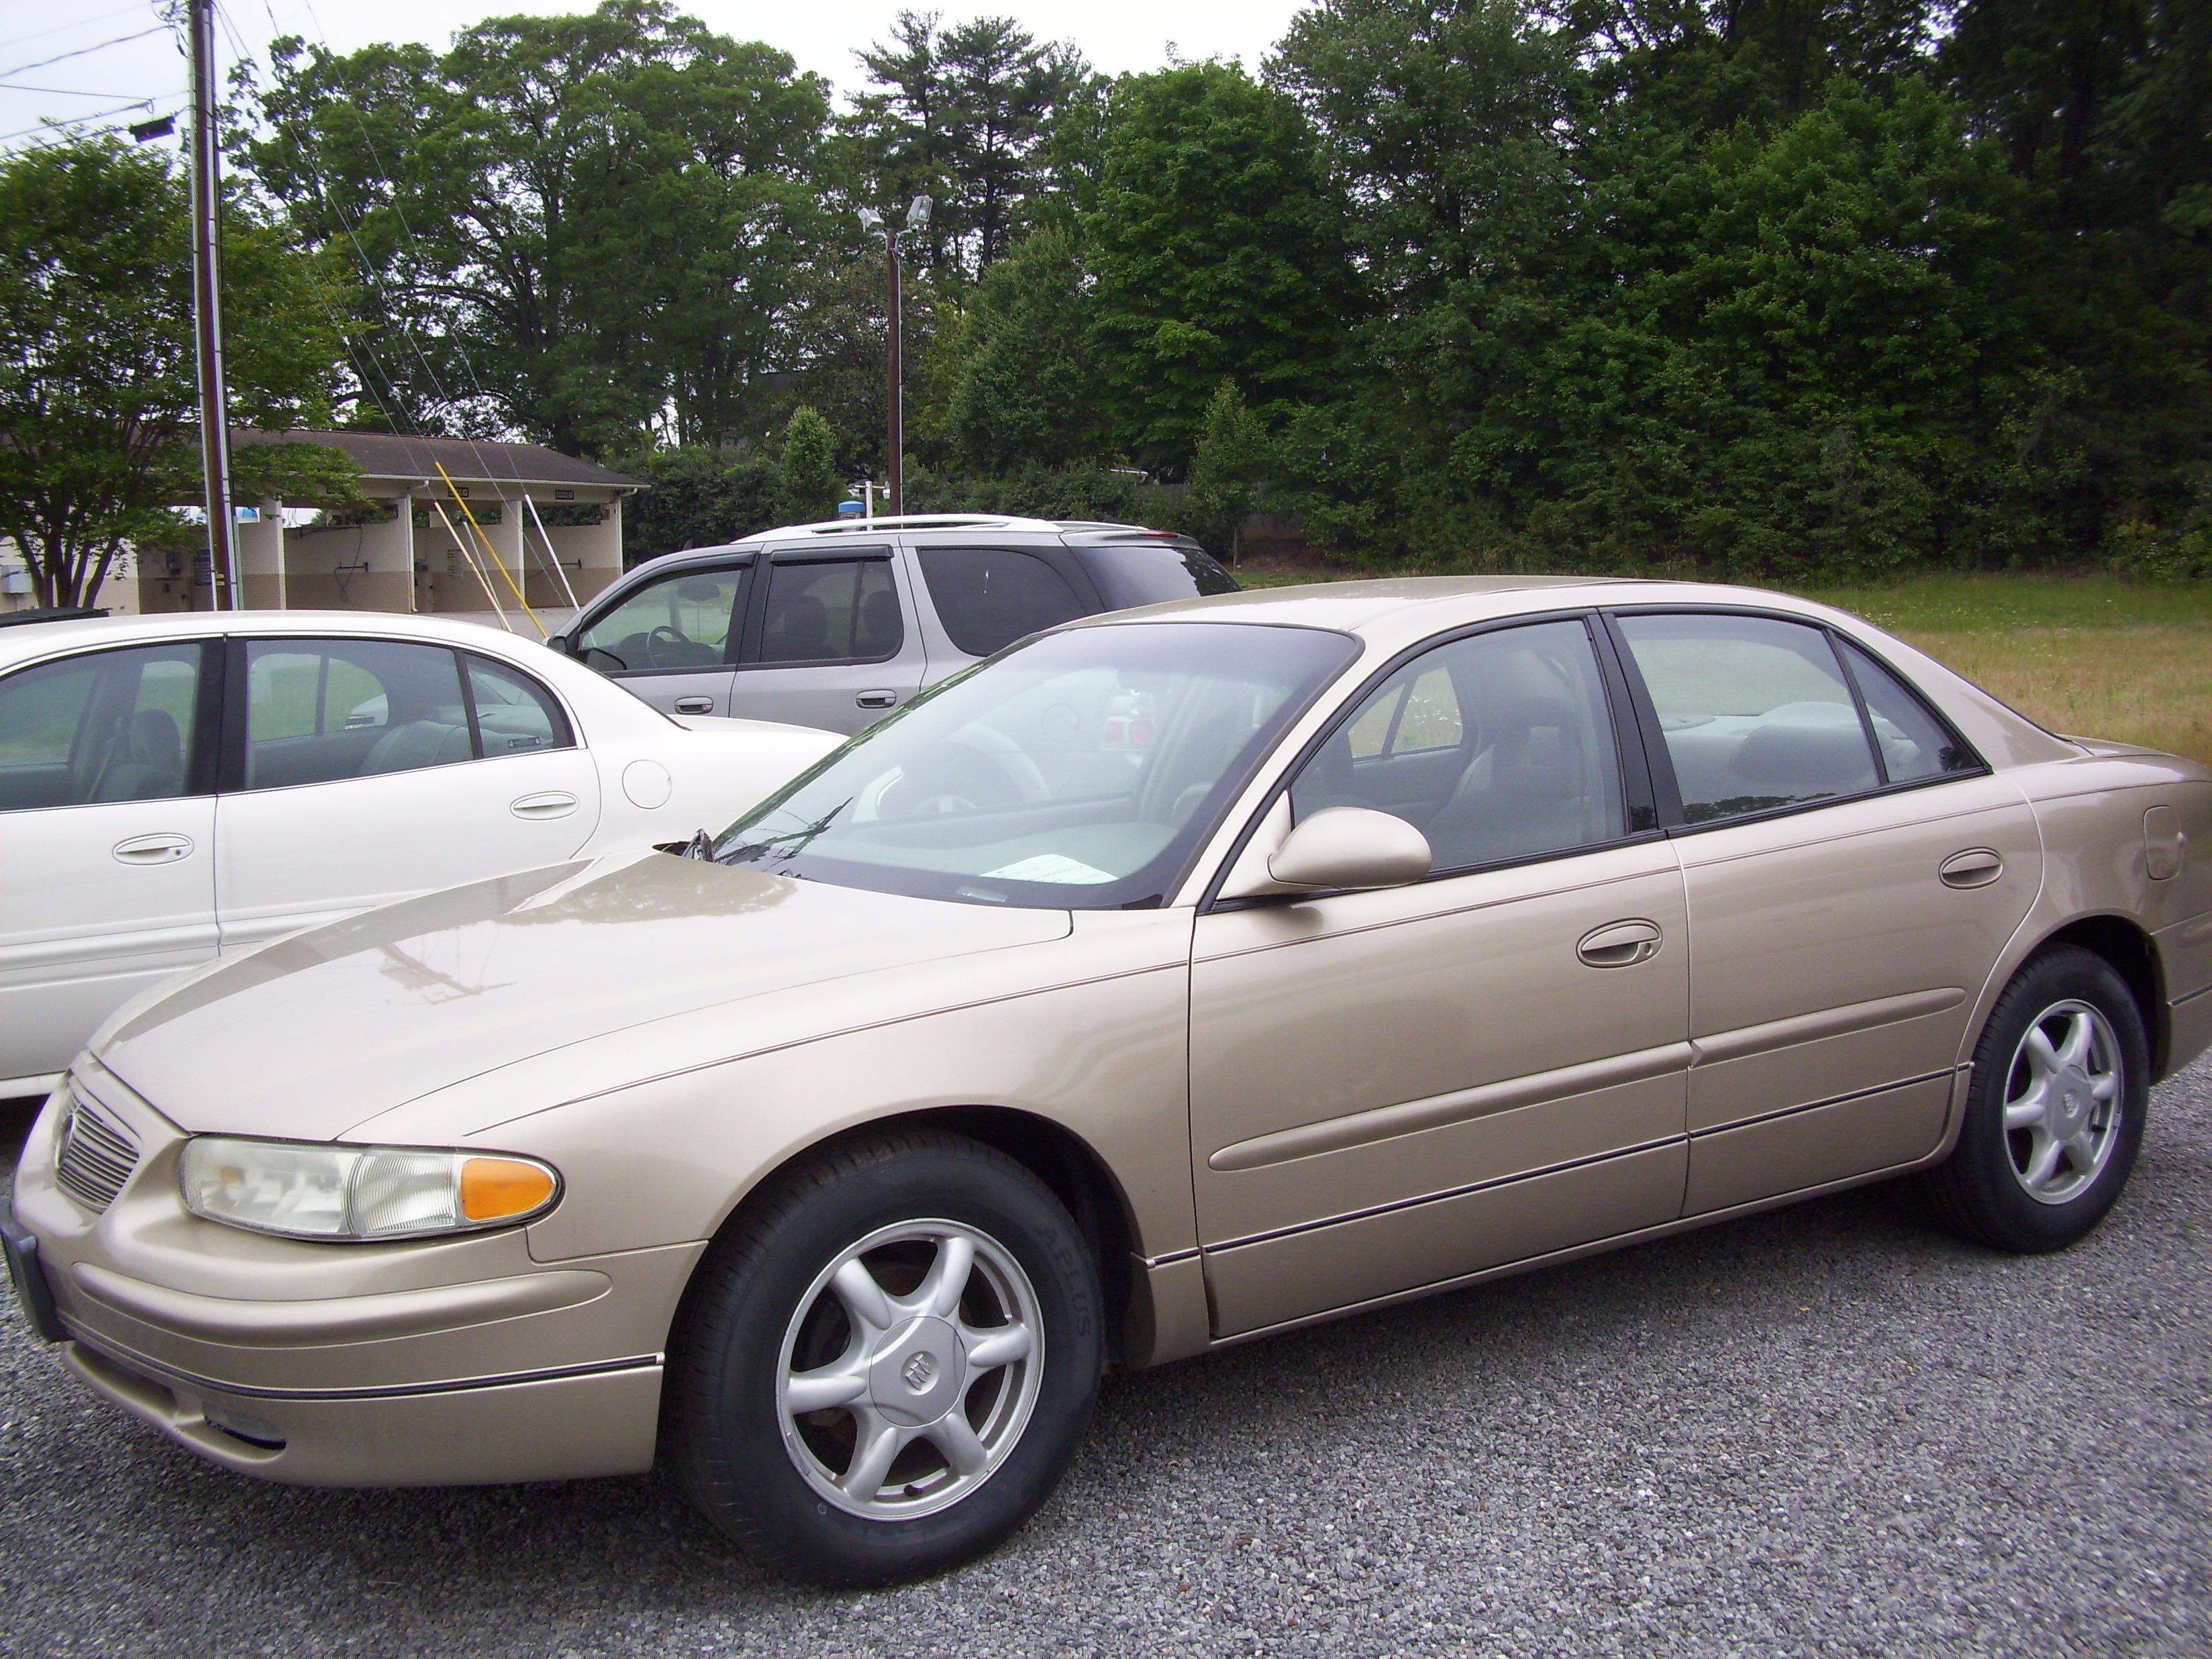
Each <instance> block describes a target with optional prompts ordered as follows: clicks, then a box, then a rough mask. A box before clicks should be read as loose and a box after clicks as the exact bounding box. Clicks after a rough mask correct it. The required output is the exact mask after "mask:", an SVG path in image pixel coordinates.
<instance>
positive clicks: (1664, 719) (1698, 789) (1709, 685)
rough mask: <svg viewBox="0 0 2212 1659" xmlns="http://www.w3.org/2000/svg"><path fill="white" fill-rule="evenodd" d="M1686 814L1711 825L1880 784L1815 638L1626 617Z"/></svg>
mask: <svg viewBox="0 0 2212 1659" xmlns="http://www.w3.org/2000/svg"><path fill="white" fill-rule="evenodd" d="M1619 620H1620V632H1621V637H1622V638H1623V639H1625V640H1626V641H1627V642H1628V648H1629V651H1630V653H1631V654H1632V655H1633V656H1634V657H1635V659H1636V665H1637V667H1638V670H1639V671H1641V672H1642V673H1643V676H1644V686H1645V688H1646V689H1647V690H1649V691H1650V694H1651V702H1652V707H1653V709H1654V711H1655V712H1656V714H1658V716H1659V729H1660V731H1661V732H1662V734H1663V735H1664V737H1665V738H1666V740H1667V756H1668V760H1669V761H1671V762H1672V763H1673V764H1674V781H1675V784H1676V786H1677V787H1679V788H1680V791H1681V793H1682V816H1683V817H1684V818H1685V819H1686V821H1687V822H1689V823H1714V822H1717V821H1718V820H1720V819H1723V818H1729V817H1741V816H1742V815H1744V814H1746V813H1751V812H1765V811H1773V810H1774V809H1775V808H1777V807H1783V806H1796V805H1802V804H1804V803H1806V802H1808V801H1816V800H1827V799H1833V798H1835V797H1838V796H1841V795H1855V794H1861V793H1864V792H1865V791H1867V790H1869V789H1873V788H1875V787H1878V786H1879V784H1880V781H1881V779H1880V775H1879V774H1878V773H1877V772H1876V771H1875V758H1874V750H1873V749H1872V748H1871V747H1870V746H1869V744H1868V743H1867V738H1866V729H1865V727H1864V726H1862V725H1861V724H1860V722H1859V712H1858V707H1857V704H1856V703H1854V702H1852V701H1851V692H1850V687H1849V686H1848V685H1846V684H1844V676H1843V671H1842V669H1841V668H1840V667H1839V666H1838V664H1837V661H1836V653H1835V651H1834V650H1833V649H1832V647H1830V645H1829V643H1828V636H1827V635H1826V633H1825V632H1823V631H1822V630H1821V629H1817V628H1812V627H1808V626H1807V625H1805V624H1804V623H1787V622H1778V621H1776V620H1774V619H1773V618H1771V617H1735V616H1721V615H1711V616H1674V615H1665V616H1625V617H1620V619H1619Z"/></svg>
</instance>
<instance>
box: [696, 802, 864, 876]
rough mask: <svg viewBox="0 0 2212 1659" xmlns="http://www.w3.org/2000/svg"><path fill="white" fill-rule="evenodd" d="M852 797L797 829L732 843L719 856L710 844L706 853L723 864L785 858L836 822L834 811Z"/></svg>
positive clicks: (790, 858)
mask: <svg viewBox="0 0 2212 1659" xmlns="http://www.w3.org/2000/svg"><path fill="white" fill-rule="evenodd" d="M853 801H854V797H853V796H849V795H848V796H847V797H846V798H845V799H843V800H842V801H840V802H838V803H837V805H835V806H833V807H831V808H830V809H829V811H827V812H824V813H823V815H822V816H821V817H818V818H817V819H815V820H814V822H813V823H805V824H801V825H800V826H799V828H798V829H788V830H786V831H785V832H784V833H783V834H782V835H780V836H763V837H761V839H760V840H758V841H749V842H745V843H744V845H743V846H739V847H732V848H731V849H730V850H729V851H728V852H726V853H724V854H720V855H719V857H717V855H716V854H714V852H713V850H712V848H709V850H708V857H709V858H715V859H716V861H717V862H718V863H722V864H735V863H737V862H738V861H739V860H747V859H751V858H759V857H767V858H772V859H775V860H778V861H783V862H787V861H788V860H792V859H795V858H797V857H798V856H799V854H801V853H803V852H805V850H806V847H807V843H808V842H811V841H812V840H813V839H814V838H815V837H816V836H818V835H820V834H822V832H823V830H825V829H829V826H830V825H831V824H833V823H836V821H837V815H838V814H839V813H840V812H842V811H844V810H845V809H846V808H847V807H848V806H850V805H852V804H853Z"/></svg>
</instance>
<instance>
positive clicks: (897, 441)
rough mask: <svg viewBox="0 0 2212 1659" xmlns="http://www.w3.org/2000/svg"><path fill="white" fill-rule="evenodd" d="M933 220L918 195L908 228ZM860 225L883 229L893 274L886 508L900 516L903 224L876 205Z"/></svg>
mask: <svg viewBox="0 0 2212 1659" xmlns="http://www.w3.org/2000/svg"><path fill="white" fill-rule="evenodd" d="M928 223H929V197H927V196H917V197H915V198H914V200H913V201H912V202H910V203H908V204H907V210H906V223H905V225H904V226H903V227H900V226H897V225H894V224H892V223H891V222H890V221H889V220H888V219H886V218H885V217H884V216H883V215H882V214H880V213H878V212H877V211H876V210H875V209H873V208H862V209H861V210H860V228H862V229H864V230H880V231H882V232H883V234H884V264H885V266H886V267H887V268H888V270H889V271H890V352H889V353H888V354H887V359H888V363H889V372H888V379H889V380H890V386H889V387H888V388H887V390H888V392H889V393H890V396H889V398H888V399H887V402H888V404H889V411H888V414H887V416H886V418H885V421H884V428H885V429H884V443H885V446H886V447H888V448H889V450H890V455H889V456H888V457H887V459H888V460H889V462H890V477H888V479H887V480H886V487H885V489H884V510H885V511H886V512H888V513H890V516H891V517H893V518H895V519H896V518H897V517H898V516H899V515H900V514H901V513H904V512H905V511H906V351H905V335H906V328H905V321H904V317H903V314H902V302H901V296H900V293H899V255H898V239H899V232H900V230H901V228H904V229H907V230H920V229H921V228H924V227H925V226H927V224H928Z"/></svg>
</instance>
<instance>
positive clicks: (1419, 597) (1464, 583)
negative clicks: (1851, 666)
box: [1064, 576, 1863, 646]
mask: <svg viewBox="0 0 2212 1659" xmlns="http://www.w3.org/2000/svg"><path fill="white" fill-rule="evenodd" d="M1595 605H1728V606H1737V607H1741V606H1747V605H1748V606H1756V607H1757V608H1759V609H1761V610H1767V611H1790V612H1792V613H1794V614H1797V615H1801V616H1805V617H1821V618H1825V619H1830V620H1854V621H1855V620H1856V619H1846V618H1844V613H1843V612H1841V611H1835V610H1832V609H1831V608H1830V607H1828V606H1826V605H1816V604H1814V602H1812V601H1811V600H1809V599H1798V598H1797V597H1796V596H1795V595H1794V594H1789V593H1778V592H1770V591H1768V590H1766V589H1764V588H1757V587H1736V586H1727V585H1724V584H1722V583H1718V582H1678V581H1648V580H1639V579H1638V578H1634V577H1623V576H1386V577H1380V578H1375V579H1371V580H1361V581H1342V582H1313V583H1309V584H1306V585H1304V586H1296V587H1261V588H1247V589H1246V590H1244V591H1243V592H1239V593H1218V594H1213V595H1210V596H1208V597H1206V598H1204V599H1174V600H1170V601H1168V602H1167V603H1165V604H1163V605H1145V606H1142V607H1140V608H1139V609H1136V610H1133V611H1111V612H1109V613H1107V614H1104V615H1102V616H1097V617H1084V618H1082V619H1081V620H1079V621H1077V622H1072V623H1066V624H1064V625H1065V626H1066V627H1069V628H1113V627H1121V626H1127V624H1128V623H1139V622H1237V623H1267V624H1272V625H1274V626H1277V627H1299V628H1327V629H1336V630H1338V631H1339V632H1342V633H1347V634H1357V635H1361V636H1362V637H1363V638H1366V639H1369V640H1371V641H1375V642H1376V643H1378V644H1383V645H1386V646H1395V645H1396V644H1398V643H1401V642H1404V641H1413V640H1417V639H1422V638H1425V637H1426V636H1427V635H1431V634H1435V633H1438V632H1441V631H1442V630H1443V629H1450V628H1459V627H1465V626H1468V625H1470V624H1473V623H1484V622H1489V621H1492V620H1494V619H1496V618H1499V617H1515V616H1522V615H1526V614H1529V613H1534V612H1540V611H1571V610H1579V609H1583V608H1584V607H1589V606H1595ZM1862 625H1863V624H1862Z"/></svg>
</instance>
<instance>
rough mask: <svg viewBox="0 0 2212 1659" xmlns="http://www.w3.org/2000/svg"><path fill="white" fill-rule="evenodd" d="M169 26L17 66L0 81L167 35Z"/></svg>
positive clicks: (1, 72) (0, 76) (1, 73)
mask: <svg viewBox="0 0 2212 1659" xmlns="http://www.w3.org/2000/svg"><path fill="white" fill-rule="evenodd" d="M168 32H169V26H168V25H167V23H156V24H155V25H154V27H151V28H149V29H140V30H139V31H138V33H136V34H118V35H117V36H116V37H115V38H114V39H113V40H102V41H100V43H99V44H98V45H97V46H79V47H78V48H77V49H76V51H75V52H58V53H57V54H56V55H55V56H53V57H52V58H40V59H39V61H38V62H37V63H35V64H16V65H15V68H14V69H11V70H0V81H5V80H7V79H9V77H10V76H17V75H28V74H29V73H30V72H31V71H32V70H34V69H44V68H46V66H47V65H48V64H65V63H67V62H68V61H69V60H70V58H82V57H85V56H86V55H88V53H91V52H106V50H107V49H108V48H109V47H110V46H123V45H125V43H126V42H129V41H131V40H144V39H145V38H146V37H147V36H148V35H149V34H167V33H168Z"/></svg>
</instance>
